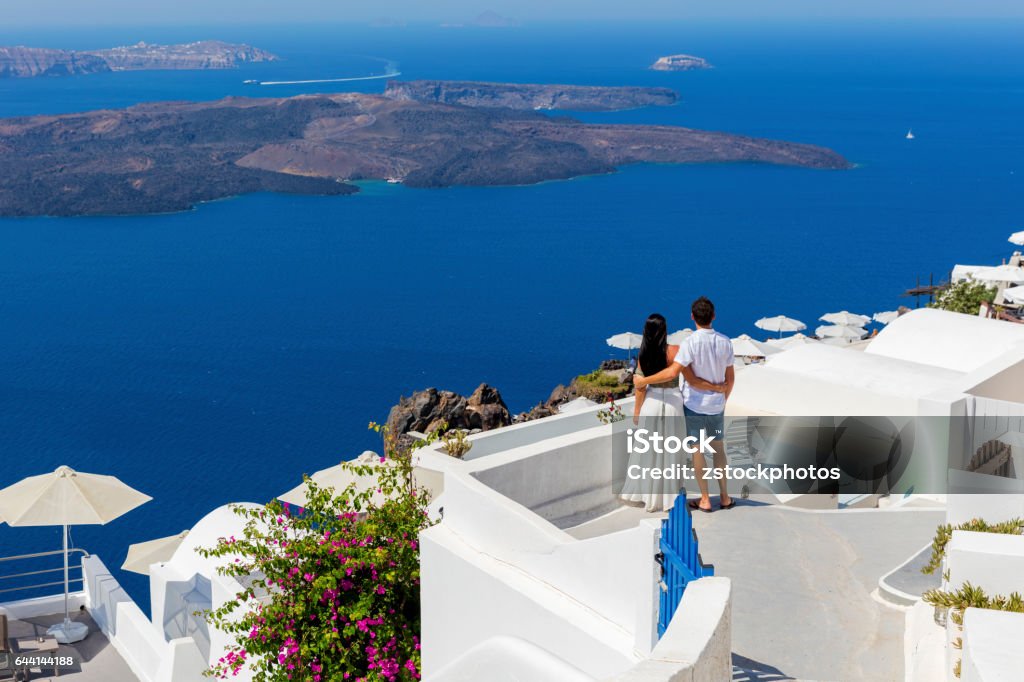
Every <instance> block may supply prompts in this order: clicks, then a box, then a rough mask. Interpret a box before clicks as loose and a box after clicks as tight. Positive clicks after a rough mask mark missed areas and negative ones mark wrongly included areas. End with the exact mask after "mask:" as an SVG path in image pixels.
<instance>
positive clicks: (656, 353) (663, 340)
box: [638, 313, 668, 377]
mask: <svg viewBox="0 0 1024 682" xmlns="http://www.w3.org/2000/svg"><path fill="white" fill-rule="evenodd" d="M667 349H668V327H667V326H666V325H665V318H664V317H663V316H661V315H659V314H658V313H652V314H651V316H650V317H648V318H647V322H646V323H645V324H644V338H643V340H642V341H641V342H640V356H639V358H638V362H639V364H640V370H641V371H642V372H643V373H644V376H647V377H649V376H653V375H655V374H657V373H658V372H660V371H661V370H663V369H665V368H666V367H668V358H666V357H665V356H666V353H667V352H668V351H667Z"/></svg>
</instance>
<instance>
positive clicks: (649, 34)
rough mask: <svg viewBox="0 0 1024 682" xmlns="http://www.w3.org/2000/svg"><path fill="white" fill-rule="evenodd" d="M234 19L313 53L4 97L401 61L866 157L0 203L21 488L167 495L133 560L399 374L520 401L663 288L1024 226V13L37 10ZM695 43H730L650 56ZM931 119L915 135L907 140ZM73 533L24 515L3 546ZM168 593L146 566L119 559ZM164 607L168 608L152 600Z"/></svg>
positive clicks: (127, 99) (288, 48)
mask: <svg viewBox="0 0 1024 682" xmlns="http://www.w3.org/2000/svg"><path fill="white" fill-rule="evenodd" d="M206 37H216V38H223V39H228V40H242V41H246V42H250V43H252V44H255V45H258V46H261V47H265V48H267V49H270V50H273V51H276V52H278V53H279V54H281V55H282V56H284V57H286V58H287V60H286V61H284V62H281V63H280V64H274V65H260V66H253V67H250V68H246V69H242V70H239V71H228V72H199V73H194V72H192V73H173V72H172V73H145V74H131V73H125V74H106V75H97V76H87V77H79V78H68V79H52V80H41V79H40V80H19V81H11V80H7V81H0V116H13V115H27V114H34V113H42V112H66V111H77V110H85V109H92V108H99V107H116V106H125V105H129V104H133V103H136V102H139V101H145V100H159V99H214V98H219V97H222V96H225V95H244V94H259V95H261V96H262V95H268V96H278V95H286V94H295V93H298V92H310V91H323V90H327V89H334V90H341V89H346V90H364V91H379V90H381V89H382V88H383V81H364V82H359V83H347V84H339V85H333V86H306V87H304V88H300V87H278V88H269V87H258V88H254V87H253V86H245V85H243V84H242V80H243V79H245V78H259V79H264V80H267V79H275V80H277V79H292V78H295V79H305V78H333V77H345V76H360V75H367V74H370V73H379V72H381V70H382V68H383V64H384V63H385V62H386V61H394V62H397V63H398V65H399V68H400V69H401V71H402V73H403V77H404V78H420V77H423V78H449V79H462V78H465V79H485V80H496V81H500V80H508V81H522V82H571V83H582V84H641V85H642V84H652V85H653V84H658V85H668V86H671V87H674V88H677V89H678V90H679V91H680V92H681V93H682V97H683V101H682V104H681V105H679V106H676V107H672V108H666V109H645V110H637V111H630V112H620V113H616V114H589V115H586V116H585V118H587V119H589V120H600V121H631V122H648V123H668V124H677V125H686V126H693V127H699V128H712V129H719V130H728V131H733V132H741V133H748V134H753V135H763V136H771V137H778V138H783V139H789V140H799V141H806V142H812V143H816V144H822V145H826V146H830V147H833V148H835V149H836V150H838V151H840V152H841V153H843V154H845V155H846V156H847V157H848V158H849V159H850V160H852V161H854V162H855V163H857V164H858V167H857V168H856V169H855V170H852V171H847V172H824V171H811V170H800V169H790V168H776V167H767V166H755V165H716V166H677V167H671V166H658V167H654V166H643V167H633V168H627V169H624V170H623V171H622V172H620V173H617V174H614V175H609V176H601V177H589V178H580V179H576V180H572V181H567V182H557V183H547V184H543V185H538V186H534V187H510V188H471V189H470V188H455V189H446V190H411V189H406V188H402V187H394V186H388V185H382V184H375V185H370V186H368V187H366V191H365V192H364V193H363V194H362V195H360V196H356V197H336V198H317V197H312V198H311V197H292V196H273V195H258V196H249V197H243V198H237V199H232V200H227V201H221V202H216V203H211V204H207V205H203V206H200V207H199V208H198V209H197V210H195V211H191V212H187V213H181V214H176V215H162V216H154V217H134V218H79V219H30V220H0V464H2V466H0V485H7V484H10V483H13V482H15V481H17V480H19V479H20V478H22V477H23V476H27V475H31V474H36V473H41V472H44V471H48V470H52V469H53V468H55V467H56V466H57V465H59V464H64V463H66V464H69V465H71V466H73V467H74V468H77V469H80V470H83V471H91V472H98V473H112V474H115V475H117V476H119V477H120V478H121V479H122V480H124V481H125V482H127V483H129V484H130V485H132V486H134V487H136V488H139V489H140V490H143V491H145V492H148V493H149V494H151V495H153V497H154V500H153V501H152V502H151V503H149V504H147V505H145V506H144V507H142V508H140V509H139V510H137V511H135V512H132V513H131V514H129V515H127V516H125V517H123V518H122V519H120V520H118V521H116V522H114V523H113V524H111V525H110V526H108V527H100V528H87V527H83V528H78V529H76V530H75V532H74V535H75V540H76V542H77V543H78V544H79V545H80V546H84V547H86V548H88V549H90V550H91V551H93V552H97V553H99V554H100V555H101V556H102V557H103V558H104V559H105V560H106V562H107V563H108V565H110V566H111V567H112V568H114V567H116V566H119V565H120V563H121V561H122V560H123V558H124V554H125V552H126V549H127V545H128V543H130V542H136V541H142V540H147V539H151V538H155V537H160V536H163V535H168V534H172V533H175V532H177V531H179V530H181V529H183V528H187V527H189V526H191V525H192V524H193V523H195V521H197V520H198V518H200V517H201V516H202V515H203V514H205V513H206V512H207V511H209V510H210V509H212V508H214V507H215V506H218V505H220V504H222V503H226V502H230V501H240V500H253V501H263V500H266V499H268V498H270V497H271V496H273V495H275V494H279V493H282V492H284V491H285V490H287V489H289V488H291V487H292V486H294V485H296V484H297V483H298V482H299V480H300V476H301V474H302V473H303V472H312V471H314V470H316V469H320V468H323V467H326V466H330V465H332V464H334V463H336V462H337V461H339V460H341V459H343V458H348V457H351V456H353V455H355V454H358V453H359V452H361V451H362V450H363V449H365V448H367V447H373V446H374V445H376V441H375V440H374V438H373V437H372V436H371V435H369V434H368V433H367V432H366V429H365V427H366V423H367V422H368V421H370V420H371V419H378V420H380V419H383V418H384V417H385V416H386V413H387V410H388V408H389V406H390V405H392V404H393V403H394V402H395V401H396V399H397V398H398V396H399V395H401V394H403V393H405V394H407V393H409V392H411V391H412V390H415V389H419V388H423V387H426V386H431V385H435V386H441V387H446V388H451V389H455V390H458V391H470V390H472V389H473V388H474V387H475V386H476V384H477V383H479V382H480V381H487V382H490V383H492V384H494V385H496V386H498V387H499V388H500V389H501V391H502V393H503V394H504V396H505V398H506V400H507V401H508V403H509V404H510V406H511V407H512V409H514V410H522V409H527V408H528V407H529V406H530V405H532V404H535V403H536V402H538V401H539V400H541V399H543V398H545V397H546V396H547V394H548V392H549V391H550V389H551V388H552V387H553V386H554V385H555V384H557V383H559V382H564V381H567V380H568V379H569V378H571V377H572V376H573V375H575V374H577V373H580V372H583V371H587V370H589V369H591V368H592V367H593V366H594V365H595V364H596V363H597V362H598V361H599V360H601V359H602V358H605V357H608V356H609V355H610V354H613V353H614V351H610V349H608V348H607V347H606V346H605V345H604V342H603V339H604V338H605V337H607V336H609V335H611V334H613V333H616V332H620V331H625V330H627V329H634V330H638V329H639V327H640V326H641V323H642V320H643V319H644V317H645V316H646V315H647V314H648V313H650V312H652V311H661V312H663V313H665V314H666V315H667V316H668V318H669V323H670V326H671V327H673V328H675V327H683V326H688V324H687V322H688V313H687V311H688V307H689V302H690V301H691V300H692V299H693V298H694V297H695V296H697V295H699V294H707V295H709V296H711V297H712V298H713V299H714V300H715V302H716V303H717V305H718V308H719V323H718V326H719V327H720V328H721V329H722V330H724V331H726V332H727V333H729V334H733V335H735V334H739V333H742V332H751V333H753V332H756V330H755V329H754V328H753V326H752V323H753V322H754V320H756V319H757V318H759V317H761V316H763V315H772V314H779V313H784V314H787V315H790V316H794V317H797V318H800V319H803V320H804V321H806V322H808V323H812V324H813V321H814V320H815V319H816V318H817V317H818V316H819V315H821V314H822V313H825V312H828V311H832V310H838V309H843V308H845V309H849V310H853V311H857V312H864V313H869V314H870V313H872V312H875V311H879V310H888V309H893V308H895V307H896V306H897V305H899V304H901V303H911V304H912V302H911V301H909V300H908V299H901V298H900V296H899V295H900V293H901V292H902V291H903V290H904V289H906V288H908V287H909V286H912V285H913V284H914V282H915V278H916V277H918V276H922V277H923V278H927V276H928V274H929V273H935V275H936V277H942V276H943V275H944V273H946V272H948V270H949V269H950V268H951V266H952V265H953V264H954V263H955V262H997V261H998V259H1000V258H1002V257H1005V256H1007V255H1009V253H1010V248H1011V247H1010V245H1009V244H1007V243H1006V242H1005V239H1006V236H1007V235H1008V234H1009V233H1010V232H1012V231H1014V230H1018V229H1021V221H1022V220H1024V162H1022V161H1024V159H1022V150H1024V126H1022V125H1021V121H1022V120H1024V40H1021V38H1022V37H1024V24H1020V23H1009V24H1008V23H1002V24H992V23H989V24H984V23H976V24H972V23H964V22H958V23H956V24H953V23H949V24H944V23H927V24H901V25H893V24H888V25H871V24H858V25H852V26H851V25H846V26H830V25H820V24H819V25H814V24H807V25H799V26H796V25H794V26H783V25H774V26H772V25H761V26H753V25H746V26H725V25H712V24H691V25H662V26H644V25H630V24H625V25H619V26H614V27H612V26H590V27H567V26H561V27H559V26H540V27H532V28H523V29H517V30H508V31H504V30H497V31H495V30H470V29H466V30H441V29H436V28H425V27H412V28H405V29H367V28H359V27H354V26H336V27H302V26H300V27H294V28H285V29H271V28H261V27H238V26H236V27H232V28H230V29H218V28H211V27H191V28H176V29H166V28H165V29H160V30H152V29H138V30H136V29H131V30H129V29H117V30H110V31H94V32H81V31H78V32H75V33H60V32H56V31H54V32H49V33H45V34H43V33H33V34H17V33H12V32H11V31H9V30H4V29H2V28H0V44H12V43H26V44H33V45H42V46H59V47H79V48H86V47H105V46H109V45H114V44H121V43H126V42H135V41H137V40H140V39H144V40H147V41H150V42H159V41H171V40H193V39H199V38H206ZM674 52H692V53H694V54H698V55H701V56H704V57H706V58H708V59H709V60H711V61H712V62H713V63H714V64H715V65H716V67H717V68H716V69H714V70H711V71H707V72H700V73H678V74H674V73H668V74H666V73H655V72H651V71H648V70H646V69H645V67H646V66H647V65H648V64H649V63H650V62H652V61H653V60H654V59H655V58H656V57H657V56H659V55H661V54H668V53H674ZM910 127H913V129H914V131H915V134H916V135H917V139H916V140H915V141H913V142H908V141H906V140H905V139H903V137H904V134H905V133H906V131H907V129H908V128H910ZM50 547H53V548H56V547H59V534H58V533H57V532H56V531H54V530H50V529H11V528H8V527H6V526H4V527H2V528H0V556H3V555H8V554H11V553H15V552H22V551H29V550H35V549H40V548H50ZM119 577H121V578H122V579H123V582H124V584H125V585H126V586H127V588H128V589H129V591H130V592H131V593H132V594H133V595H134V596H135V597H136V598H137V599H139V600H140V601H142V602H146V601H147V599H146V587H145V586H146V582H145V580H144V579H142V578H140V577H138V576H132V575H128V574H125V575H121V576H119ZM144 606H145V603H144Z"/></svg>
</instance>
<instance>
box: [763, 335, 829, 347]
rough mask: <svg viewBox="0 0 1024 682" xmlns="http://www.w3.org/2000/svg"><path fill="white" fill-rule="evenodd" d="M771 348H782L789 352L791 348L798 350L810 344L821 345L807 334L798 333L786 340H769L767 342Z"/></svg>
mask: <svg viewBox="0 0 1024 682" xmlns="http://www.w3.org/2000/svg"><path fill="white" fill-rule="evenodd" d="M765 343H767V344H768V345H769V346H773V347H775V348H781V349H782V350H789V349H790V348H796V347H797V346H806V345H807V344H809V343H821V342H820V341H819V340H818V339H812V338H811V337H809V336H807V335H806V334H801V333H799V332H797V333H796V334H793V335H792V336H787V337H786V338H784V339H768V340H767V341H765Z"/></svg>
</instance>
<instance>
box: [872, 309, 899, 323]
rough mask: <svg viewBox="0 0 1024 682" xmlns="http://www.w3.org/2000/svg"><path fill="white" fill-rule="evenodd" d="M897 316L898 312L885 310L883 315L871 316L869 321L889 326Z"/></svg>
mask: <svg viewBox="0 0 1024 682" xmlns="http://www.w3.org/2000/svg"><path fill="white" fill-rule="evenodd" d="M899 316H900V311H898V310H887V311H885V312H884V313H875V314H874V315H872V316H871V319H872V320H874V321H875V322H878V323H879V324H889V323H890V322H892V321H893V320H895V319H896V318H897V317H899Z"/></svg>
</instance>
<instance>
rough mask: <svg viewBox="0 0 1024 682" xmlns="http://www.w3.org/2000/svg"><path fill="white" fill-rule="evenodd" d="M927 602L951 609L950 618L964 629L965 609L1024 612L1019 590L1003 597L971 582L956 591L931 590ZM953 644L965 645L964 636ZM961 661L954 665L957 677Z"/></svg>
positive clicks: (958, 647) (957, 646) (959, 646)
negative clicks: (987, 591) (987, 592)
mask: <svg viewBox="0 0 1024 682" xmlns="http://www.w3.org/2000/svg"><path fill="white" fill-rule="evenodd" d="M922 599H924V601H925V603H926V604H930V605H932V606H934V607H936V608H940V609H947V610H948V611H949V618H950V620H952V621H953V623H955V624H956V625H957V627H959V628H960V630H961V631H962V630H963V625H964V611H966V610H967V609H969V608H977V609H993V610H996V611H1010V612H1012V613H1024V598H1022V597H1021V596H1020V594H1018V593H1017V592H1013V593H1012V594H1010V596H1009V597H1003V596H1001V595H996V596H994V597H990V596H988V595H987V594H985V591H984V590H983V589H981V588H980V587H975V586H974V585H972V584H971V583H969V582H966V583H964V584H963V585H961V586H960V589H958V590H956V591H955V592H946V591H944V590H929V591H927V592H925V593H924V594H923V595H922ZM953 646H954V647H955V648H957V649H960V648H961V647H963V638H962V637H957V638H956V639H955V640H953ZM960 668H961V661H960V660H957V662H956V664H955V665H954V666H953V674H954V675H955V676H956V677H960Z"/></svg>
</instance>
